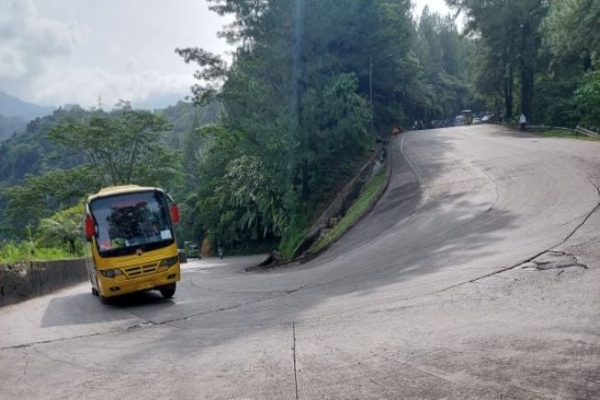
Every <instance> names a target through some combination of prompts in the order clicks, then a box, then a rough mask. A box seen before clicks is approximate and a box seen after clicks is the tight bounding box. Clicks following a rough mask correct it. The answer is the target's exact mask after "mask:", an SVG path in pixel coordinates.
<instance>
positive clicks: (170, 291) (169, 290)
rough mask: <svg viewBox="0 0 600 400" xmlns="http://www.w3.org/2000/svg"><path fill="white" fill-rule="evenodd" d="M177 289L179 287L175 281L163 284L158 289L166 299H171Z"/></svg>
mask: <svg viewBox="0 0 600 400" xmlns="http://www.w3.org/2000/svg"><path fill="white" fill-rule="evenodd" d="M175 289H177V285H176V284H175V283H171V284H169V285H165V286H161V287H160V288H159V289H158V290H159V291H160V294H162V297H164V298H165V299H170V298H171V297H173V295H174V294H175Z"/></svg>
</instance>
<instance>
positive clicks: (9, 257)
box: [0, 242, 79, 264]
mask: <svg viewBox="0 0 600 400" xmlns="http://www.w3.org/2000/svg"><path fill="white" fill-rule="evenodd" d="M73 258H79V256H77V255H73V254H70V253H69V252H68V251H67V250H66V249H63V248H57V247H49V248H48V247H34V246H32V245H31V244H30V243H28V242H22V243H13V242H8V243H4V244H1V245H0V264H15V263H18V262H27V261H53V260H68V259H73Z"/></svg>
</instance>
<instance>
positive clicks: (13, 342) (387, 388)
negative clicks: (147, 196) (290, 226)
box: [0, 126, 600, 399]
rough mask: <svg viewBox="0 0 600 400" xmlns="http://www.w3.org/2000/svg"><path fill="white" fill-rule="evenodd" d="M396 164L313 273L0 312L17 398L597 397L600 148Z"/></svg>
mask: <svg viewBox="0 0 600 400" xmlns="http://www.w3.org/2000/svg"><path fill="white" fill-rule="evenodd" d="M390 157H391V160H392V163H393V164H392V165H393V176H392V181H391V183H390V187H389V189H388V191H387V192H386V193H385V195H384V197H383V198H382V199H381V201H380V202H379V203H378V205H377V206H376V207H375V209H374V210H373V211H372V213H371V214H370V215H369V216H368V217H367V218H366V219H364V220H363V221H362V222H361V223H360V224H359V225H358V226H357V227H356V228H355V229H354V230H353V231H351V232H350V233H349V234H348V235H347V236H346V237H345V238H343V239H342V240H341V241H340V242H338V243H337V244H336V245H334V246H333V247H332V248H331V249H330V250H329V251H328V252H327V253H325V254H324V255H323V256H322V257H321V258H319V259H317V260H314V261H313V262H311V263H308V264H305V265H301V266H296V267H295V268H287V269H282V270H275V271H268V272H260V273H245V272H244V267H246V266H248V265H251V264H253V263H256V262H257V260H258V258H235V259H229V260H227V259H226V260H223V261H220V260H217V261H215V260H208V261H204V260H203V261H201V262H192V263H190V264H187V265H186V266H185V272H184V274H183V281H182V283H181V284H180V286H179V288H178V292H177V294H176V297H175V298H174V299H173V300H172V301H165V300H162V299H161V298H160V297H159V296H158V295H155V294H153V293H146V294H142V295H139V296H135V297H132V298H128V299H126V300H123V301H121V302H119V303H117V304H116V305H113V306H108V307H105V306H102V305H100V304H99V302H98V301H97V299H96V298H93V297H92V296H91V295H90V294H89V287H88V285H86V284H84V285H80V286H76V287H73V288H71V289H69V290H65V291H62V292H60V293H57V294H54V295H51V296H45V297H42V298H38V299H34V300H31V301H28V302H25V303H23V304H20V305H17V306H11V307H5V308H2V309H0V398H3V399H30V398H43V399H70V398H73V399H74V398H77V399H82V398H85V399H96V398H98V399H121V398H131V399H142V398H143V399H148V398H150V399H163V398H164V399H169V398H177V399H197V398H223V399H233V398H266V399H269V398H270V399H294V398H302V399H312V398H357V399H358V398H360V399H363V398H389V399H397V398H428V399H435V398H457V399H463V398H473V399H479V398H497V399H500V398H503V399H506V398H523V399H535V398H560V399H565V398H566V399H569V398H572V399H576V398H578V399H585V398H600V336H599V335H600V297H599V295H600V246H599V244H600V243H599V242H600V238H599V236H598V230H599V228H600V213H596V212H594V211H595V210H596V208H597V206H598V204H599V202H600V196H599V195H598V186H600V163H599V157H600V145H599V144H597V143H589V142H579V141H571V140H561V139H539V138H533V137H523V136H521V135H519V134H516V133H513V132H510V131H506V130H503V128H499V127H496V126H477V127H469V128H452V129H445V130H433V131H422V132H413V133H408V134H406V135H405V136H403V137H401V138H398V139H397V140H396V141H395V142H393V143H392V145H391V150H390Z"/></svg>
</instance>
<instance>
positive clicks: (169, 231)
mask: <svg viewBox="0 0 600 400" xmlns="http://www.w3.org/2000/svg"><path fill="white" fill-rule="evenodd" d="M177 223H179V211H178V209H177V205H176V204H175V203H174V201H173V199H172V198H171V197H170V196H169V195H168V194H166V193H165V192H164V191H163V190H162V189H158V188H151V187H140V186H135V185H130V186H115V187H110V188H106V189H102V190H101V191H100V192H98V193H97V194H95V195H92V196H90V197H89V198H88V199H87V202H86V210H85V222H84V231H85V237H86V239H87V241H88V242H89V244H90V248H91V257H90V258H89V262H88V272H89V275H90V282H91V284H92V293H93V294H94V295H95V296H98V297H99V298H100V301H101V302H102V303H103V304H106V303H107V302H108V301H109V299H110V298H112V297H115V296H120V295H123V294H127V293H133V292H140V291H146V290H158V291H160V293H161V294H162V295H163V297H165V298H171V297H173V295H174V294H175V289H176V284H177V282H178V281H179V280H180V277H181V271H180V263H179V253H178V249H177V243H176V241H175V229H174V228H175V224H177Z"/></svg>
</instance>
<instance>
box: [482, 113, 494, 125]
mask: <svg viewBox="0 0 600 400" xmlns="http://www.w3.org/2000/svg"><path fill="white" fill-rule="evenodd" d="M481 122H482V123H484V124H487V123H490V122H492V116H491V115H484V116H483V117H482V118H481Z"/></svg>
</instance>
